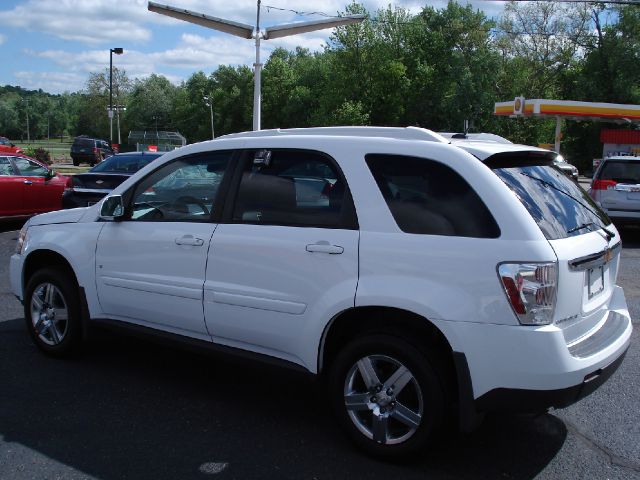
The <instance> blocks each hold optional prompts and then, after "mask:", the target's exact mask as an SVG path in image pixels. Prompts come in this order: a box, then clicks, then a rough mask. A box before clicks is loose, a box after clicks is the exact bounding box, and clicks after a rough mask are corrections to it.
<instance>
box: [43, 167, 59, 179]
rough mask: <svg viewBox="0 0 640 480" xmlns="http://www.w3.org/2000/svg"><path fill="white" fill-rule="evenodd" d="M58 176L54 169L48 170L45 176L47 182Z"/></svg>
mask: <svg viewBox="0 0 640 480" xmlns="http://www.w3.org/2000/svg"><path fill="white" fill-rule="evenodd" d="M55 176H56V172H54V171H53V169H51V168H50V169H49V170H47V174H46V175H45V176H44V177H45V178H46V179H47V180H51V179H52V178H53V177H55Z"/></svg>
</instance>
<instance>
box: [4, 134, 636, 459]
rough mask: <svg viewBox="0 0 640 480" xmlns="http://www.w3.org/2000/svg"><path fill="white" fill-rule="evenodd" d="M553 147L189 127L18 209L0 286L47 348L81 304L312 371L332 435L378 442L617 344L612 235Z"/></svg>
mask: <svg viewBox="0 0 640 480" xmlns="http://www.w3.org/2000/svg"><path fill="white" fill-rule="evenodd" d="M553 157H555V153H553V152H549V151H546V150H541V149H537V148H534V147H525V146H521V145H512V144H500V143H496V142H481V141H479V142H475V141H468V142H465V143H464V144H460V145H458V146H454V145H450V144H449V143H448V141H447V140H445V139H444V138H443V137H441V136H439V135H437V134H434V133H433V132H430V131H428V130H422V129H417V128H406V129H400V128H379V127H371V128H363V127H339V128H317V129H308V130H305V129H295V130H282V131H281V130H275V131H261V132H253V133H244V134H236V135H230V136H227V137H224V138H221V139H218V140H215V141H210V142H204V143H200V144H195V145H189V146H187V147H184V148H181V149H178V150H175V151H173V152H171V153H167V154H166V155H164V156H163V157H162V158H161V159H158V160H156V161H154V162H153V163H151V164H150V165H148V166H146V167H145V168H143V169H142V170H140V171H139V172H138V173H136V174H135V175H133V176H132V177H131V178H130V179H129V180H127V181H125V182H124V183H123V184H122V185H120V186H119V187H117V188H116V189H115V190H114V191H113V193H112V194H111V195H110V196H108V197H106V199H105V200H104V201H102V202H101V203H100V204H98V205H94V206H92V207H88V208H82V209H74V210H66V211H61V212H55V213H48V214H45V215H40V216H37V217H34V218H32V219H31V220H30V221H29V222H28V223H27V224H26V225H25V227H24V228H23V230H22V232H21V234H20V238H19V241H18V245H17V250H16V254H15V255H13V256H12V258H11V284H12V289H13V291H14V292H15V294H16V295H17V296H18V297H19V298H20V299H21V300H22V301H23V303H24V306H25V317H26V324H27V327H28V329H29V332H30V333H31V336H32V337H33V339H34V341H35V343H36V344H37V345H38V347H40V348H41V349H42V350H43V351H44V352H46V353H48V354H51V355H54V356H60V355H65V354H68V353H70V352H71V351H73V350H75V349H76V348H77V347H78V345H79V344H80V342H81V340H82V339H83V337H84V335H85V334H86V332H87V330H88V328H89V327H90V326H91V325H94V324H98V323H102V324H108V325H112V326H114V325H119V326H123V327H127V326H129V327H131V326H133V327H134V329H135V330H138V331H139V330H144V331H147V332H150V331H154V332H156V333H158V334H162V335H165V336H171V337H172V338H176V339H181V340H185V341H189V342H190V343H192V344H193V343H194V342H195V343H198V344H201V345H204V346H207V347H208V348H222V349H224V350H225V351H231V352H238V353H242V354H244V355H246V354H247V352H249V353H251V354H254V355H255V356H256V357H257V358H263V359H269V360H271V361H273V360H277V361H280V362H281V363H282V364H284V365H288V366H292V367H294V368H299V369H300V368H301V369H303V370H305V371H307V372H310V373H312V374H318V375H322V378H324V379H326V382H327V388H328V392H329V395H330V398H331V401H332V403H333V405H334V407H335V410H336V412H337V416H338V418H339V420H340V422H341V424H342V426H343V427H344V428H345V430H346V432H347V433H348V434H349V435H350V436H351V437H352V439H353V440H354V441H355V442H356V443H357V444H358V445H359V446H360V447H362V448H364V449H365V450H366V451H368V452H370V453H373V454H376V455H379V456H383V457H396V456H400V455H404V454H407V453H410V452H414V451H416V450H417V449H420V448H423V447H424V446H425V445H426V444H427V443H428V442H429V441H430V440H432V439H434V437H435V436H436V433H437V432H438V431H439V429H440V428H441V427H443V425H444V424H445V423H448V422H447V420H451V419H452V418H457V420H458V421H459V424H460V426H461V428H462V429H463V430H469V429H471V428H473V426H474V425H475V424H476V420H477V419H478V417H481V414H482V413H483V412H487V411H491V410H496V409H509V410H516V411H529V412H532V411H533V412H540V411H544V410H545V409H548V408H550V407H562V406H566V405H569V404H571V403H573V402H575V401H577V400H578V399H580V398H582V397H583V396H585V395H587V394H588V393H590V392H592V391H593V390H594V389H596V388H597V387H598V386H599V385H600V384H602V383H603V382H604V381H605V380H606V379H607V378H608V376H609V375H611V373H612V372H613V371H615V369H616V368H617V367H618V365H619V364H620V362H621V361H622V358H623V356H624V354H625V352H626V350H627V348H628V346H629V342H630V336H631V329H632V327H631V321H630V317H629V313H628V310H627V305H626V301H625V297H624V293H623V291H622V289H621V288H620V287H618V286H616V283H615V282H616V276H617V272H618V264H619V257H620V255H619V253H620V236H619V234H618V232H617V231H616V229H615V227H614V226H613V225H612V224H611V222H610V221H609V220H608V218H607V216H606V215H605V214H604V213H603V212H602V211H601V210H600V209H599V208H598V207H597V206H596V205H595V204H594V203H593V202H592V200H591V199H590V198H589V196H588V195H587V194H586V193H585V192H584V191H583V190H582V189H580V188H579V187H578V186H577V185H576V184H575V183H574V182H572V181H571V180H569V179H568V178H567V177H566V176H565V175H563V174H562V173H561V172H560V171H558V170H557V169H556V168H554V166H553Z"/></svg>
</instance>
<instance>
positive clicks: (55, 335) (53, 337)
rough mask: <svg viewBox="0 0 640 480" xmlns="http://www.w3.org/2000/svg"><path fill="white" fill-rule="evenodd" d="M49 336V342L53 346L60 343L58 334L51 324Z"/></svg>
mask: <svg viewBox="0 0 640 480" xmlns="http://www.w3.org/2000/svg"><path fill="white" fill-rule="evenodd" d="M49 334H50V335H51V341H52V342H53V343H54V345H57V344H59V343H60V334H59V333H58V329H57V328H56V326H55V324H54V323H53V322H51V324H50V325H49Z"/></svg>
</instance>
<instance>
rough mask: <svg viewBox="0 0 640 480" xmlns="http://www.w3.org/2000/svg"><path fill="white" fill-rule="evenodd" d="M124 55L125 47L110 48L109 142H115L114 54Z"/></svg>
mask: <svg viewBox="0 0 640 480" xmlns="http://www.w3.org/2000/svg"><path fill="white" fill-rule="evenodd" d="M114 53H115V54H116V55H122V54H123V53H124V49H122V48H110V49H109V143H111V144H113V54H114Z"/></svg>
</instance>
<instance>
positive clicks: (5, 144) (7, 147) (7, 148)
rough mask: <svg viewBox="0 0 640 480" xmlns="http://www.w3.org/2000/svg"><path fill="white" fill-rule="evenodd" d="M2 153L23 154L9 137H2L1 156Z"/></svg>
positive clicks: (0, 138)
mask: <svg viewBox="0 0 640 480" xmlns="http://www.w3.org/2000/svg"><path fill="white" fill-rule="evenodd" d="M2 153H22V149H21V148H20V147H16V146H15V145H14V144H13V143H11V140H9V139H8V138H7V137H0V154H2Z"/></svg>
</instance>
